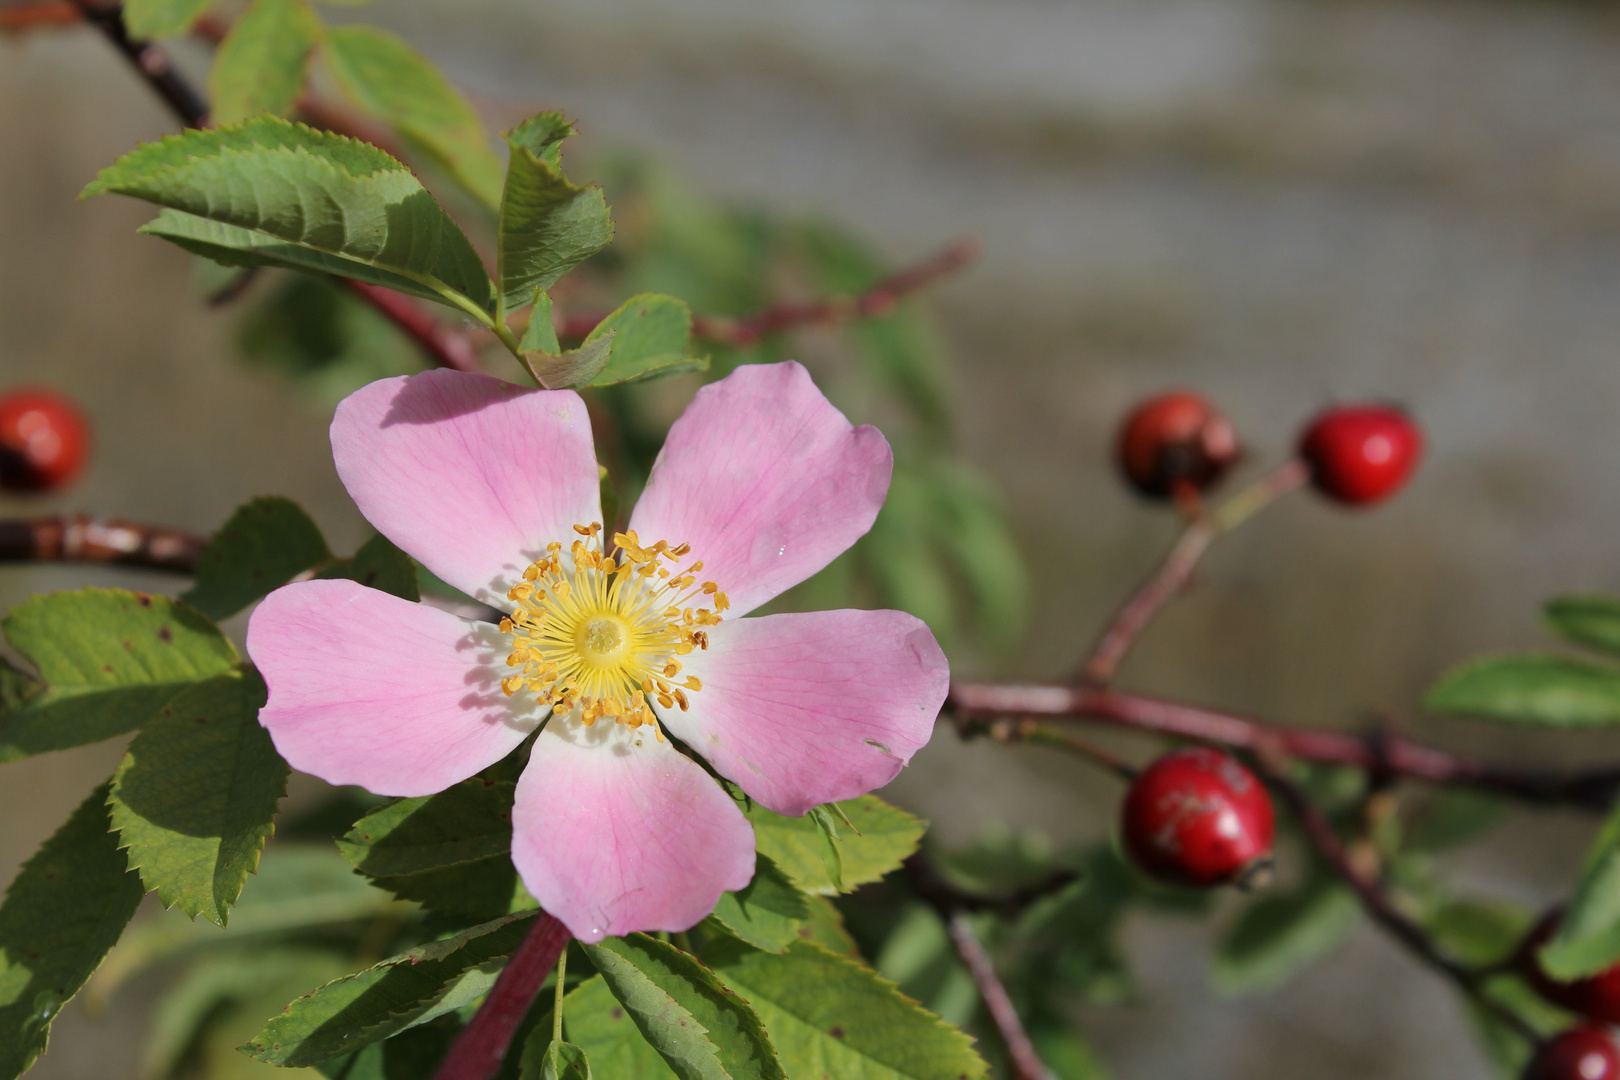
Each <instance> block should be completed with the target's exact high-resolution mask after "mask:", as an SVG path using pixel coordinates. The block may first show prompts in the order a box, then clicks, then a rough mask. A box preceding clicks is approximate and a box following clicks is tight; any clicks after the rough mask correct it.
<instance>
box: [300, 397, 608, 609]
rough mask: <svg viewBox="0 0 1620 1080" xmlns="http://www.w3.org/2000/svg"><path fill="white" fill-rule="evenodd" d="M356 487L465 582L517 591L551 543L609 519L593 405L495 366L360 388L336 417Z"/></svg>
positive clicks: (340, 451)
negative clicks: (493, 371)
mask: <svg viewBox="0 0 1620 1080" xmlns="http://www.w3.org/2000/svg"><path fill="white" fill-rule="evenodd" d="M332 458H333V460H334V461H336V463H337V471H338V476H339V477H341V478H342V480H343V486H344V487H346V488H348V489H349V495H350V497H352V498H353V499H354V501H355V505H357V506H358V507H359V508H360V513H362V514H364V515H365V518H366V520H367V521H369V522H371V523H372V524H373V525H375V526H376V527H377V531H379V532H381V533H382V534H383V535H384V536H386V537H388V539H390V540H392V541H393V542H394V543H395V544H397V545H399V547H400V548H402V549H404V551H405V552H406V553H407V554H409V555H410V556H411V557H412V558H414V559H416V560H417V561H418V562H420V563H421V564H422V565H423V566H425V567H427V568H428V569H429V570H431V571H433V573H435V574H437V575H438V576H439V577H441V578H443V579H444V580H445V581H447V582H449V583H450V584H452V585H454V586H455V587H456V588H458V589H460V590H461V591H462V592H465V593H467V594H468V595H470V596H475V597H477V598H478V599H480V600H483V601H485V602H486V603H494V604H496V606H498V607H503V608H510V606H511V605H510V604H509V603H507V600H506V590H507V589H508V588H510V587H511V583H512V582H513V581H515V580H516V578H517V576H518V575H519V574H521V573H522V572H523V570H524V568H526V567H527V566H528V565H529V564H530V563H531V562H533V561H535V559H537V558H539V557H540V555H541V554H542V553H543V551H544V549H545V546H546V544H547V543H549V542H551V541H554V540H555V541H560V542H561V543H562V545H563V546H564V547H565V548H566V547H567V546H568V545H569V544H570V543H571V542H572V541H574V540H575V539H577V537H576V535H575V533H574V531H573V526H575V525H576V524H577V525H588V524H590V523H591V522H593V521H600V520H601V518H602V510H601V500H600V496H599V491H600V488H599V482H598V478H597V471H596V454H595V451H594V450H593V449H592V446H591V425H590V420H589V419H588V418H587V416H586V414H585V404H584V402H582V401H581V400H580V398H579V395H578V394H575V393H574V392H573V391H571V390H525V389H523V388H522V387H518V386H513V385H512V384H511V383H504V382H501V381H500V380H499V379H491V378H489V377H487V376H484V375H469V374H467V373H465V372H460V371H425V372H423V373H421V374H420V375H411V376H409V377H404V378H395V379H382V380H380V381H378V382H374V383H372V384H370V385H369V386H365V387H362V388H361V389H359V390H356V391H355V392H354V393H352V394H350V395H349V396H348V397H347V398H345V399H344V400H343V402H342V403H341V404H340V405H338V407H337V414H336V415H335V416H333V418H332Z"/></svg>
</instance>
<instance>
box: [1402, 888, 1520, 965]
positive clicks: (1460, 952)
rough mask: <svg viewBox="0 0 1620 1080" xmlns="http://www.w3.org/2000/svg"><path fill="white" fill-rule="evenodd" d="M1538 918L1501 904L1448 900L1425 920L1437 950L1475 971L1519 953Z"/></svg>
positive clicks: (1425, 925) (1503, 903) (1437, 905)
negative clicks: (1475, 968) (1471, 967)
mask: <svg viewBox="0 0 1620 1080" xmlns="http://www.w3.org/2000/svg"><path fill="white" fill-rule="evenodd" d="M1534 921H1535V915H1534V914H1533V913H1532V912H1531V911H1529V910H1527V909H1525V908H1522V907H1519V906H1518V905H1516V904H1510V903H1507V902H1505V901H1501V900H1489V901H1481V900H1445V901H1442V902H1441V903H1439V904H1436V905H1435V906H1434V909H1433V910H1432V911H1431V912H1429V914H1428V916H1427V917H1426V918H1425V919H1424V920H1423V928H1424V929H1425V930H1427V931H1428V933H1429V935H1430V937H1431V938H1433V940H1434V944H1435V947H1436V948H1437V949H1439V950H1440V951H1441V952H1442V953H1443V954H1445V955H1446V956H1450V957H1452V958H1454V959H1456V960H1458V961H1459V962H1461V963H1464V964H1468V965H1470V966H1473V967H1478V968H1485V967H1490V966H1492V965H1495V964H1500V963H1502V962H1503V961H1505V960H1507V959H1508V958H1509V957H1511V956H1512V955H1513V954H1514V953H1515V952H1517V951H1518V948H1519V945H1520V944H1521V943H1522V942H1523V941H1524V937H1525V935H1526V934H1528V933H1529V932H1530V926H1531V924H1532V923H1533V922H1534Z"/></svg>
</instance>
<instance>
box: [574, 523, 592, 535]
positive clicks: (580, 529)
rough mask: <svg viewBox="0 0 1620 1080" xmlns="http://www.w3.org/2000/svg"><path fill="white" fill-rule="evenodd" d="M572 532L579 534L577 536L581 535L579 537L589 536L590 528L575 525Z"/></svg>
mask: <svg viewBox="0 0 1620 1080" xmlns="http://www.w3.org/2000/svg"><path fill="white" fill-rule="evenodd" d="M574 531H575V532H577V533H579V535H581V536H589V535H591V530H590V528H589V527H588V526H585V525H575V526H574Z"/></svg>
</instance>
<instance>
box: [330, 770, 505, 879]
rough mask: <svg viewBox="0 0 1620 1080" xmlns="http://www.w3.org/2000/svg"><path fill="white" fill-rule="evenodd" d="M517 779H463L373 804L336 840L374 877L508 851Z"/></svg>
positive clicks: (351, 859) (416, 871) (345, 853)
mask: <svg viewBox="0 0 1620 1080" xmlns="http://www.w3.org/2000/svg"><path fill="white" fill-rule="evenodd" d="M516 788H517V785H516V784H511V783H504V782H498V781H495V780H480V779H478V778H476V777H475V778H473V779H471V780H463V781H462V782H461V783H459V784H456V785H455V786H453V787H450V788H447V789H445V790H444V791H441V792H440V793H439V794H437V795H428V796H424V797H419V798H414V799H400V800H399V801H398V802H394V803H390V804H389V805H387V806H384V807H381V808H380V809H377V810H373V811H372V812H371V813H369V814H367V815H366V816H365V817H363V818H361V819H360V820H359V821H357V822H355V825H354V828H353V829H351V830H349V833H348V835H347V836H344V837H343V838H342V839H340V840H339V841H338V842H337V845H338V850H339V851H341V852H343V857H344V858H345V859H348V860H349V862H350V863H351V864H352V865H353V866H354V868H355V869H356V870H359V871H360V872H361V873H363V874H369V875H371V876H372V877H381V876H387V875H398V874H419V873H422V872H423V871H426V870H438V869H442V868H443V867H446V866H455V865H457V864H460V863H468V862H475V861H477V860H479V859H487V858H490V857H492V856H499V855H505V854H506V853H507V852H509V851H510V850H511V848H512V799H513V796H514V793H515V791H516Z"/></svg>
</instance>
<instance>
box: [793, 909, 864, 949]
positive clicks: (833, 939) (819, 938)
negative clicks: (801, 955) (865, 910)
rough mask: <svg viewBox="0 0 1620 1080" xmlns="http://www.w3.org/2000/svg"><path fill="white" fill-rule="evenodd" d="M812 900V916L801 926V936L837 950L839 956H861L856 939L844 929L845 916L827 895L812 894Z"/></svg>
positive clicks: (825, 947)
mask: <svg viewBox="0 0 1620 1080" xmlns="http://www.w3.org/2000/svg"><path fill="white" fill-rule="evenodd" d="M809 901H810V918H809V919H808V920H807V921H806V922H805V924H804V925H803V926H801V927H799V937H800V939H801V940H804V941H813V942H815V943H816V944H817V945H820V946H821V947H822V948H823V949H826V950H827V951H828V952H835V953H837V954H838V955H839V956H856V957H858V956H860V954H861V950H860V948H859V947H858V946H857V945H856V944H855V939H854V938H853V937H851V936H850V933H849V931H848V930H846V929H844V916H843V915H841V914H840V913H839V911H838V908H837V906H836V905H834V904H833V902H832V901H831V900H829V899H828V898H827V897H825V896H812V897H810V898H809Z"/></svg>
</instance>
